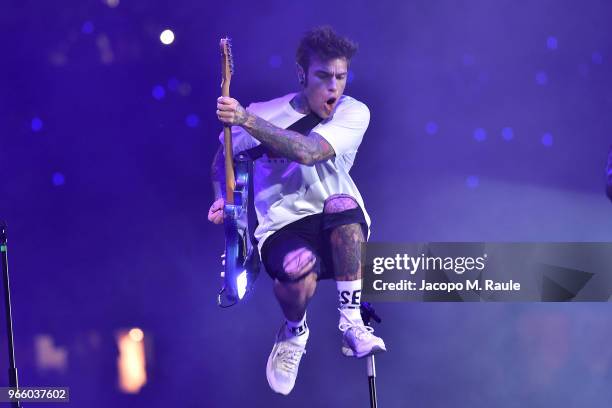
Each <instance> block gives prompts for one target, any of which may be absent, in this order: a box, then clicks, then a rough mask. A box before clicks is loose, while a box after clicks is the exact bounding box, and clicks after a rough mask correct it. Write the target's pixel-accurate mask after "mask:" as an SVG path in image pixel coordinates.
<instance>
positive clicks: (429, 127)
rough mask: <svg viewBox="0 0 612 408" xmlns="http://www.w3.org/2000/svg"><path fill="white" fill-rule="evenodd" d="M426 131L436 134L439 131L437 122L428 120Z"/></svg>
mask: <svg viewBox="0 0 612 408" xmlns="http://www.w3.org/2000/svg"><path fill="white" fill-rule="evenodd" d="M425 131H426V132H427V133H429V134H430V135H435V134H436V133H438V124H437V123H436V122H427V125H425Z"/></svg>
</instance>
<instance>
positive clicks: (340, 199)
mask: <svg viewBox="0 0 612 408" xmlns="http://www.w3.org/2000/svg"><path fill="white" fill-rule="evenodd" d="M358 206H359V204H357V200H355V199H354V198H353V197H352V196H350V195H348V194H334V195H332V196H330V197H329V198H328V199H327V200H325V203H324V204H323V212H324V213H325V214H333V213H339V212H342V211H346V210H352V209H353V208H357V207H358Z"/></svg>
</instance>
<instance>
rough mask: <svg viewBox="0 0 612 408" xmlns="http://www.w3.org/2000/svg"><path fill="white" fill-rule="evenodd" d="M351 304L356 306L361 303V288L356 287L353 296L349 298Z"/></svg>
mask: <svg viewBox="0 0 612 408" xmlns="http://www.w3.org/2000/svg"><path fill="white" fill-rule="evenodd" d="M351 304H352V305H355V306H357V307H359V306H360V304H361V289H358V290H356V291H354V292H353V298H352V299H351Z"/></svg>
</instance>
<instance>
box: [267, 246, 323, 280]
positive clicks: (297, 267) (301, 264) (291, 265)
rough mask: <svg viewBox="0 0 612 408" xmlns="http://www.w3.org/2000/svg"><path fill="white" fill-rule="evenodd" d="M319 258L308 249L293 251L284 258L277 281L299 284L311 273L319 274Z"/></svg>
mask: <svg viewBox="0 0 612 408" xmlns="http://www.w3.org/2000/svg"><path fill="white" fill-rule="evenodd" d="M318 267H319V262H318V258H317V256H316V255H315V254H314V253H313V252H312V251H311V250H309V249H308V248H299V249H296V250H294V251H291V252H289V253H287V255H285V257H284V258H283V268H282V271H281V272H280V274H279V275H278V276H277V279H278V280H279V281H281V282H297V281H300V280H302V279H303V278H305V277H306V276H308V275H309V274H311V273H313V272H314V273H315V274H316V273H317V270H318Z"/></svg>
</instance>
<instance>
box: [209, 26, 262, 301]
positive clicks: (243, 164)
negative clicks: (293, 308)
mask: <svg viewBox="0 0 612 408" xmlns="http://www.w3.org/2000/svg"><path fill="white" fill-rule="evenodd" d="M219 47H220V49H221V78H222V80H221V95H222V96H229V87H230V82H231V79H232V74H233V73H234V62H233V58H232V49H231V43H230V40H229V39H228V38H222V39H221V41H220V43H219ZM223 140H224V146H225V193H226V194H225V206H224V208H223V226H224V229H225V255H224V256H225V260H224V272H223V274H222V277H223V286H222V288H221V291H220V292H219V294H218V297H217V304H218V305H219V306H221V307H229V306H232V305H235V304H236V303H238V302H239V301H240V300H242V299H244V297H245V295H246V294H247V293H249V292H250V291H251V289H252V287H253V283H254V282H255V279H256V278H257V275H258V274H259V267H260V262H259V252H258V250H257V247H255V245H254V244H253V242H252V241H251V237H252V233H251V231H249V222H248V213H247V209H248V201H249V166H250V161H249V159H248V157H247V156H246V155H244V154H239V155H238V156H237V157H236V159H235V160H234V157H233V149H232V130H231V127H230V126H224V127H223ZM234 170H235V174H234Z"/></svg>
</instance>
